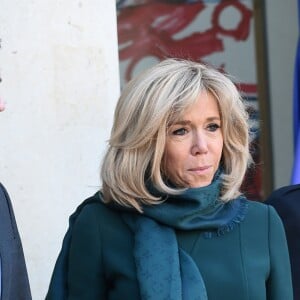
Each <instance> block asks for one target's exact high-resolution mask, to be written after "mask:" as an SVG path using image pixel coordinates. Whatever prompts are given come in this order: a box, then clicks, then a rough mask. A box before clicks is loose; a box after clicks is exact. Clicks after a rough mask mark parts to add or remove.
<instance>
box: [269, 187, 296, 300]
mask: <svg viewBox="0 0 300 300" xmlns="http://www.w3.org/2000/svg"><path fill="white" fill-rule="evenodd" d="M265 203H266V204H270V205H272V206H273V207H274V208H275V209H276V211H277V213H278V214H279V216H280V217H281V219H282V221H283V225H284V227H285V231H286V237H287V242H288V248H289V254H290V261H291V269H292V280H293V288H294V300H300V285H299V283H300V184H295V185H289V186H284V187H282V188H279V189H277V190H275V191H274V192H273V193H271V195H270V196H269V197H268V198H267V200H266V202H265Z"/></svg>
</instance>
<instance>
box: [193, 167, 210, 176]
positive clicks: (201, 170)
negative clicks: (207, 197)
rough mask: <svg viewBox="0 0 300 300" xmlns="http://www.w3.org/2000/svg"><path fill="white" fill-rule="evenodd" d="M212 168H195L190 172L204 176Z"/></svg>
mask: <svg viewBox="0 0 300 300" xmlns="http://www.w3.org/2000/svg"><path fill="white" fill-rule="evenodd" d="M210 168H211V166H202V167H195V168H190V169H188V171H190V172H194V173H197V174H202V173H205V172H206V171H208V170H209V169H210Z"/></svg>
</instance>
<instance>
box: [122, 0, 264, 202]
mask: <svg viewBox="0 0 300 300" xmlns="http://www.w3.org/2000/svg"><path fill="white" fill-rule="evenodd" d="M253 10H254V8H253V1H246V0H243V1H238V0H232V1H230V0H226V1H212V0H206V1H205V0H203V1H195V0H194V1H193V0H185V1H183V0H182V1H172V0H169V1H155V0H152V1H151V0H119V1H117V16H118V20H117V21H118V41H119V64H120V82H121V87H122V86H123V85H124V84H125V83H126V82H127V81H128V80H130V78H132V77H133V76H135V75H136V74H138V73H139V72H140V71H141V70H143V69H145V68H148V67H150V66H151V65H153V64H155V63H157V62H159V61H160V60H162V59H164V58H166V57H178V58H188V59H191V60H195V61H199V62H204V63H207V64H211V65H213V66H214V67H217V68H218V69H219V70H221V71H224V72H226V73H229V74H231V75H233V78H236V80H234V81H235V83H236V85H237V87H238V89H239V90H240V91H241V93H242V95H243V97H244V98H245V100H246V102H247V105H248V110H249V114H250V122H251V152H252V155H253V158H254V161H255V168H253V167H252V168H250V169H249V170H248V173H247V176H246V180H245V181H244V183H243V186H242V190H243V192H244V193H245V194H246V195H247V196H248V197H249V198H250V199H255V200H261V199H262V195H263V182H262V168H261V154H260V149H261V147H260V122H259V119H260V109H259V103H258V89H257V75H256V74H257V60H256V52H255V30H254V14H253Z"/></svg>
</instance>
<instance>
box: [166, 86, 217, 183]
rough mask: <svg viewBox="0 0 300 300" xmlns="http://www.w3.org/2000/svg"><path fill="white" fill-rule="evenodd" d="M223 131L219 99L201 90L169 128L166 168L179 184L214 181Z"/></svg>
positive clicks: (167, 172)
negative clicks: (192, 102) (180, 117)
mask: <svg viewBox="0 0 300 300" xmlns="http://www.w3.org/2000/svg"><path fill="white" fill-rule="evenodd" d="M222 149H223V134H222V131H221V117H220V112H219V108H218V104H217V101H216V99H215V98H214V97H213V96H212V94H210V93H209V92H205V91H203V92H201V93H200V95H199V96H198V100H197V101H196V102H195V103H194V104H193V105H192V106H191V107H190V108H189V109H188V110H187V111H186V112H185V113H184V115H183V118H182V119H181V120H179V121H176V122H175V123H174V124H171V125H170V126H169V128H168V133H167V141H166V148H165V153H164V162H165V165H164V166H165V172H166V175H167V176H168V178H169V179H170V180H171V182H172V183H173V184H175V185H177V186H180V187H192V188H196V187H203V186H207V185H209V184H210V183H211V181H212V179H213V177H214V174H215V172H216V170H217V169H218V167H219V163H220V160H221V156H222Z"/></svg>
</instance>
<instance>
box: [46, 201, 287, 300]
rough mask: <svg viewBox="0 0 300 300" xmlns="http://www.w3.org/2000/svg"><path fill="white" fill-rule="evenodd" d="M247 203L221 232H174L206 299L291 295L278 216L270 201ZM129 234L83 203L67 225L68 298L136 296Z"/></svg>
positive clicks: (109, 214) (127, 299)
mask: <svg viewBox="0 0 300 300" xmlns="http://www.w3.org/2000/svg"><path fill="white" fill-rule="evenodd" d="M94 197H97V196H94ZM96 202H97V201H96ZM248 205H249V209H248V212H247V215H246V217H245V219H244V220H243V221H242V222H241V223H239V224H237V225H236V226H235V227H234V228H233V230H231V231H230V232H228V233H226V234H224V235H221V236H214V237H212V238H207V237H205V236H204V235H202V234H201V231H199V230H193V231H176V235H177V239H178V243H179V247H181V248H182V249H183V250H185V251H186V252H187V253H188V254H189V255H190V256H191V257H192V258H193V259H194V261H195V263H196V264H197V266H198V267H199V269H200V271H201V274H202V277H203V279H204V282H205V285H206V289H207V295H208V299H209V300H232V299H238V300H244V299H245V300H246V299H247V300H264V299H272V300H290V299H293V298H292V287H291V275H290V263H289V256H288V250H287V243H286V239H285V233H284V229H283V226H282V223H281V220H280V219H279V217H278V215H277V213H276V212H275V210H274V209H273V208H272V207H271V206H268V205H264V204H262V203H258V202H254V201H249V202H248ZM133 238H134V237H133V235H132V232H131V231H130V229H129V228H128V227H127V225H126V224H125V222H124V221H123V219H122V217H121V215H120V214H119V213H118V212H117V211H115V210H112V209H110V208H108V207H106V206H105V205H103V204H101V203H100V201H99V202H98V203H91V204H87V205H85V206H84V207H83V208H82V210H81V211H80V213H79V215H78V216H77V217H76V220H75V223H74V225H73V228H72V237H71V240H70V249H69V252H68V257H67V260H68V272H67V290H68V299H72V300H75V299H78V300H84V299H88V300H93V299H100V300H104V299H106V300H136V299H140V295H139V286H138V281H137V277H136V268H135V262H134V258H133V245H134V240H133ZM153 271H154V272H155V270H153ZM54 279H55V278H54ZM52 280H53V278H52ZM54 288H55V286H54V285H53V284H52V285H51V286H50V289H49V292H48V297H47V299H54V298H53V297H51V295H52V292H53V291H51V289H54ZM55 300H57V299H55ZM170 300H172V299H170Z"/></svg>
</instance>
